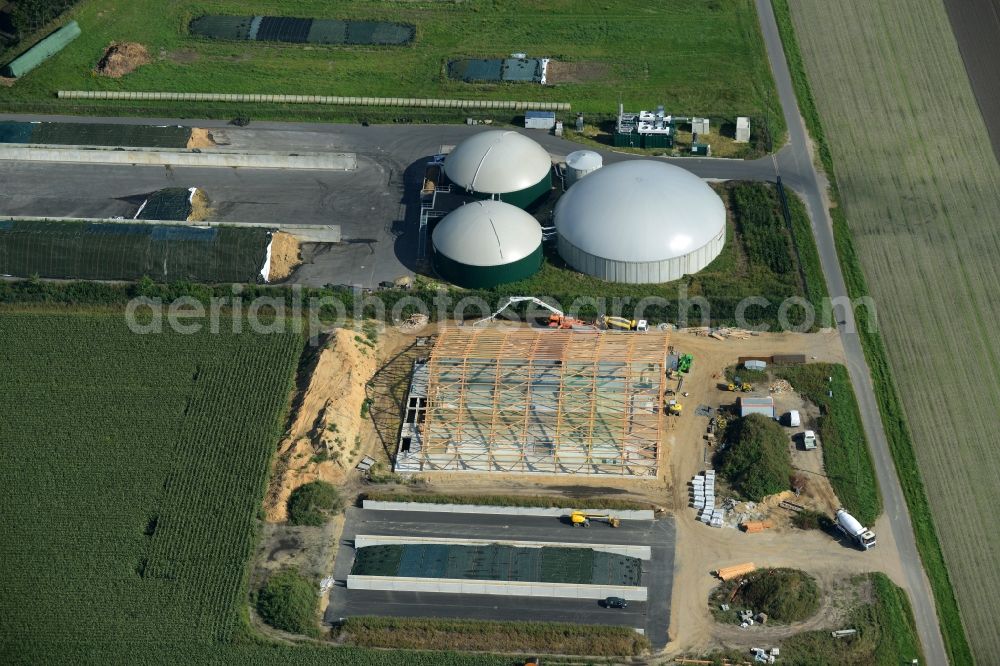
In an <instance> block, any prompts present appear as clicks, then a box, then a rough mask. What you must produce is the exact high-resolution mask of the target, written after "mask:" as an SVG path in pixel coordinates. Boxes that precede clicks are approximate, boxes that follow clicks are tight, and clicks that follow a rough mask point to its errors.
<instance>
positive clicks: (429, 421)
mask: <svg viewBox="0 0 1000 666" xmlns="http://www.w3.org/2000/svg"><path fill="white" fill-rule="evenodd" d="M668 342H669V337H668V335H667V334H666V333H662V332H659V331H657V332H652V331H651V332H648V333H636V332H612V331H575V330H552V329H498V328H487V329H478V328H471V327H470V328H449V329H444V330H443V331H441V332H440V334H439V335H438V338H437V341H436V344H435V345H434V348H433V349H432V351H431V353H430V357H429V358H428V359H427V362H426V364H425V366H426V375H424V372H425V371H424V368H420V370H421V373H420V374H421V375H422V376H425V377H426V396H425V398H426V402H425V404H426V411H425V414H424V415H422V416H423V423H415V424H413V425H414V426H415V430H416V431H417V432H416V433H410V435H411V436H409V437H406V438H405V443H404V442H403V438H402V437H401V444H400V450H399V453H398V455H397V460H396V470H397V471H399V472H413V471H425V472H426V471H468V472H506V473H514V474H526V473H543V474H617V475H621V476H652V475H655V474H656V471H657V455H658V451H659V443H660V436H661V432H662V426H663V419H664V390H665V362H666V355H667V348H668ZM421 379H422V381H421V382H420V383H419V388H420V389H423V387H424V385H423V377H422V378H421ZM416 388H417V383H416V382H415V383H414V386H412V387H411V393H410V398H411V401H412V399H414V398H419V397H420V396H415V395H414V389H416ZM420 392H422V391H420ZM413 435H416V436H413Z"/></svg>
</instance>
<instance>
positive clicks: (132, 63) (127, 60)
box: [94, 42, 152, 79]
mask: <svg viewBox="0 0 1000 666" xmlns="http://www.w3.org/2000/svg"><path fill="white" fill-rule="evenodd" d="M150 62H152V58H150V57H149V51H147V50H146V47H145V46H143V45H142V44H139V43H137V42H112V43H111V46H109V47H108V48H107V50H106V51H105V52H104V56H103V57H102V58H101V60H100V62H98V63H97V67H95V68H94V71H95V72H97V73H98V74H100V75H101V76H110V77H111V78H113V79H120V78H121V77H123V76H125V75H126V74H128V73H130V72H134V71H135V70H137V69H139V68H140V67H142V66H143V65H146V64H148V63H150Z"/></svg>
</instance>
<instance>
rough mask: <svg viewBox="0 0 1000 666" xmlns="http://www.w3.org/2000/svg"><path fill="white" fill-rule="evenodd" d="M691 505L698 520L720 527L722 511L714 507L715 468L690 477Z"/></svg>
mask: <svg viewBox="0 0 1000 666" xmlns="http://www.w3.org/2000/svg"><path fill="white" fill-rule="evenodd" d="M691 506H692V507H693V508H694V510H695V511H696V512H697V513H698V521H699V522H702V523H705V524H706V525H709V526H711V527H722V518H723V511H722V509H716V508H715V470H714V469H709V470H705V471H704V472H701V473H699V474H696V475H695V476H694V477H693V478H692V479H691Z"/></svg>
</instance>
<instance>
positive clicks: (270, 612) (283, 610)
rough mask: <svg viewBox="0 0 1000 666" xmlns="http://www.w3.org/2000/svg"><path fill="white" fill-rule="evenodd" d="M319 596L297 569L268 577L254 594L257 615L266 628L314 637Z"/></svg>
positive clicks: (282, 571)
mask: <svg viewBox="0 0 1000 666" xmlns="http://www.w3.org/2000/svg"><path fill="white" fill-rule="evenodd" d="M318 603H319V595H318V594H317V593H316V588H315V586H314V585H313V584H312V583H311V582H310V581H309V580H308V579H307V578H305V577H304V576H303V575H302V574H300V573H299V572H298V570H297V569H283V570H281V571H279V572H278V573H276V574H274V575H273V576H271V577H270V578H268V580H267V582H266V583H264V586H263V587H262V588H261V589H260V592H259V593H258V594H257V612H258V613H260V616H261V617H262V618H263V619H264V621H265V622H267V623H268V624H269V625H271V626H272V627H274V628H275V629H281V630H282V631H290V632H292V633H295V634H308V635H311V636H312V635H316V634H318V633H319V630H318V628H317V626H316V609H317V607H318Z"/></svg>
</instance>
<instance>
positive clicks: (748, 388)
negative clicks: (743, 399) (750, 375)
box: [729, 382, 753, 393]
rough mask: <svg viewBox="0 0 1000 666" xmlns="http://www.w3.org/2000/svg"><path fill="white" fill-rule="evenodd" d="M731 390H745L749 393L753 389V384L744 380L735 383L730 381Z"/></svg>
mask: <svg viewBox="0 0 1000 666" xmlns="http://www.w3.org/2000/svg"><path fill="white" fill-rule="evenodd" d="M729 390H730V391H743V392H744V393H749V392H750V391H752V390H753V384H751V383H749V382H742V383H739V384H734V383H732V382H730V384H729Z"/></svg>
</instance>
